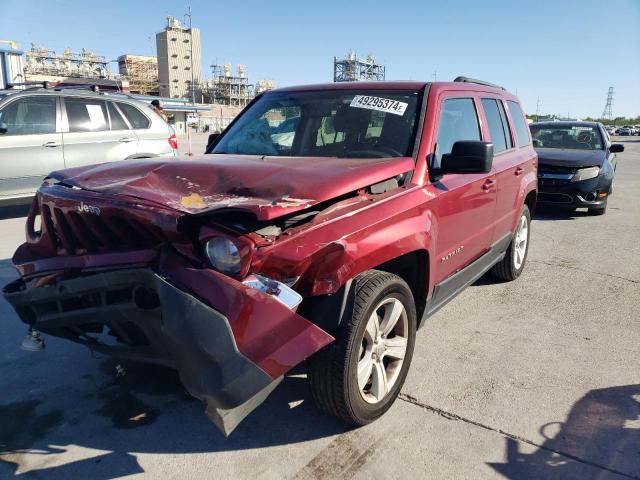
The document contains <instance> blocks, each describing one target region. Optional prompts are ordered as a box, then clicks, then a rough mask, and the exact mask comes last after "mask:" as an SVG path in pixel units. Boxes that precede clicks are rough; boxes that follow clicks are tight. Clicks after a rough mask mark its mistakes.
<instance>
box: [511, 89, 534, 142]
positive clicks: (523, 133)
mask: <svg viewBox="0 0 640 480" xmlns="http://www.w3.org/2000/svg"><path fill="white" fill-rule="evenodd" d="M507 104H508V105H509V111H510V112H511V118H512V119H513V125H514V127H515V130H516V138H517V139H518V147H524V146H526V145H529V144H530V143H531V140H530V139H529V128H528V127H527V122H525V120H524V114H523V113H522V109H521V108H520V105H518V103H517V102H514V101H513V100H507Z"/></svg>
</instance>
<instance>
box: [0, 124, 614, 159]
mask: <svg viewBox="0 0 640 480" xmlns="http://www.w3.org/2000/svg"><path fill="white" fill-rule="evenodd" d="M0 128H1V127H0ZM609 152H610V153H620V152H624V145H622V144H621V143H612V144H611V146H610V147H609Z"/></svg>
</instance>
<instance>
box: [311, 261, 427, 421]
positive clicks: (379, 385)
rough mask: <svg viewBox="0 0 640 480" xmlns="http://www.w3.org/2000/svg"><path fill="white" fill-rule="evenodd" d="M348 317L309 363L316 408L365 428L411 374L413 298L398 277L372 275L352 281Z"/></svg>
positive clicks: (385, 274)
mask: <svg viewBox="0 0 640 480" xmlns="http://www.w3.org/2000/svg"><path fill="white" fill-rule="evenodd" d="M353 288H355V292H354V293H355V299H354V305H353V313H352V315H351V318H349V319H346V320H345V323H344V324H342V325H340V326H339V329H338V331H337V332H336V333H335V336H336V340H335V342H333V343H332V344H330V345H328V346H327V347H326V348H324V349H323V350H321V351H320V352H318V353H317V354H316V355H315V356H313V357H312V358H311V359H310V360H309V382H310V385H311V392H312V395H313V398H314V400H315V402H316V403H317V405H318V406H319V407H320V408H322V409H323V410H325V411H327V412H328V413H330V414H331V415H333V416H335V417H338V418H339V419H341V420H343V421H344V422H346V423H349V424H352V425H365V424H367V423H370V422H372V421H373V420H375V419H376V418H378V417H380V416H381V415H382V414H384V413H385V412H386V411H387V410H388V409H389V408H390V407H391V405H392V404H393V402H394V401H395V399H396V398H397V396H398V393H399V392H400V389H401V388H402V385H403V383H404V380H405V378H406V376H407V372H408V370H409V365H410V363H411V358H412V355H413V347H414V343H415V334H416V309H415V303H414V300H413V295H412V293H411V290H410V289H409V287H408V286H407V284H406V283H405V282H404V280H402V279H401V278H400V277H398V276H396V275H393V274H390V273H386V272H380V271H376V270H370V271H369V272H366V273H364V274H362V275H360V276H358V277H357V278H356V279H355V281H354V287H353Z"/></svg>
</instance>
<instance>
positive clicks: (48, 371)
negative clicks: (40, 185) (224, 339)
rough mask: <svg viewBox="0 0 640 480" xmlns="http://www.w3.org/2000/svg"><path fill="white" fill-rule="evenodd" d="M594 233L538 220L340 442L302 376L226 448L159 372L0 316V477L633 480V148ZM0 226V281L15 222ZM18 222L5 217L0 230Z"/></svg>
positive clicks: (170, 376) (639, 413) (636, 262)
mask: <svg viewBox="0 0 640 480" xmlns="http://www.w3.org/2000/svg"><path fill="white" fill-rule="evenodd" d="M616 141H622V142H623V143H624V145H625V148H626V151H625V152H624V153H622V154H620V155H619V163H618V170H617V174H616V180H615V184H614V189H615V191H614V195H613V196H612V197H611V199H610V201H609V208H608V211H607V213H606V215H604V216H589V215H587V214H586V212H582V211H578V212H572V213H570V212H563V211H539V212H538V213H537V214H536V216H535V217H534V222H533V224H532V236H531V250H530V252H529V258H528V264H527V267H526V269H525V271H524V273H523V275H522V276H521V277H520V278H519V279H518V280H517V281H516V282H513V283H500V282H497V281H495V280H493V279H492V278H491V277H488V276H487V277H484V278H482V279H480V281H478V282H477V283H476V284H475V285H473V286H471V287H469V288H468V289H467V290H466V291H465V292H464V293H463V294H461V295H460V296H459V297H458V298H456V299H455V300H454V301H453V302H451V303H450V304H448V305H447V306H446V307H444V308H443V309H442V310H440V311H439V312H438V313H437V314H436V315H434V316H433V317H432V318H431V319H430V320H429V321H428V322H427V324H426V326H425V327H424V328H423V329H422V330H421V331H420V332H419V333H418V339H417V343H416V351H415V354H414V359H413V365H412V367H411V370H410V372H409V377H408V379H407V382H406V384H405V386H404V388H403V393H402V394H401V398H400V399H399V400H398V401H397V402H396V403H395V405H394V406H393V407H392V409H391V410H390V411H389V412H388V413H387V414H386V415H385V416H384V417H382V418H381V419H380V420H379V421H377V422H375V423H373V424H371V425H369V426H367V427H364V428H360V429H357V430H348V429H346V428H345V427H344V426H343V425H342V424H340V423H339V422H338V421H336V420H334V419H333V418H331V417H328V416H326V415H324V414H322V413H320V412H319V411H318V410H316V408H315V406H314V405H313V402H312V400H311V398H310V394H309V390H308V386H307V384H306V380H305V377H304V369H299V370H296V371H294V372H292V374H291V375H290V376H289V377H288V378H286V379H285V381H284V382H283V384H282V385H281V386H280V388H278V389H277V390H276V391H275V392H274V394H273V395H272V396H271V397H270V398H269V399H268V400H267V401H266V402H265V403H264V404H263V405H262V406H260V407H259V408H258V409H257V410H256V411H255V412H254V413H253V414H252V415H250V416H249V417H248V418H247V420H246V421H245V422H244V423H242V424H241V425H240V426H239V427H238V429H237V430H236V431H235V432H234V433H233V434H232V435H231V436H230V437H229V438H225V437H224V436H223V435H222V434H221V433H219V431H218V430H217V429H216V428H215V426H214V425H213V424H212V423H211V422H210V421H209V420H208V419H207V417H206V416H205V415H204V413H203V408H202V406H201V404H200V403H199V402H198V401H196V400H194V399H192V398H190V397H189V396H188V395H187V394H186V393H185V392H184V390H183V388H182V387H181V385H180V383H179V382H178V379H177V375H176V374H175V373H174V372H172V371H171V370H167V369H164V368H160V367H153V366H147V365H135V364H131V363H125V362H117V361H114V360H112V359H109V358H104V357H100V356H98V355H92V354H91V353H90V352H89V351H88V350H86V349H85V348H83V347H81V346H78V345H74V344H71V343H69V342H64V341H62V340H59V339H56V338H51V337H50V338H47V339H46V343H47V347H46V349H45V350H44V351H42V352H39V353H28V352H23V351H21V350H20V349H19V343H20V341H21V339H22V337H23V336H24V334H25V333H26V327H25V326H24V325H23V324H21V323H20V322H19V321H18V319H17V317H16V316H15V314H14V313H13V311H12V310H11V309H10V307H9V305H8V304H7V303H6V302H4V300H2V303H1V304H0V477H2V478H7V477H12V476H14V475H15V476H17V477H19V478H47V479H58V478H60V479H63V478H65V479H66V478H92V479H103V478H105V479H106V478H114V477H120V476H123V477H124V476H131V478H135V477H136V476H142V475H145V474H146V475H149V476H158V477H162V478H181V479H184V478H252V479H269V478H299V479H311V478H320V479H325V478H326V479H328V478H331V479H333V478H363V479H364V478H514V479H515V478H518V479H522V478H543V479H544V478H562V479H591V478H593V479H595V478H597V479H607V478H612V479H613V478H640V377H639V372H640V221H639V220H640V200H639V198H640V197H639V196H638V188H639V186H640V140H638V139H637V138H636V139H634V138H631V139H626V138H623V139H619V140H616ZM20 215H22V214H20V213H11V214H5V215H4V217H3V220H0V259H2V260H1V261H0V281H2V283H3V284H4V283H6V282H7V281H9V280H12V279H14V278H16V276H17V275H16V273H15V271H14V270H13V268H12V267H11V264H10V258H11V255H12V253H13V250H14V249H15V247H17V245H18V244H19V243H20V242H21V241H22V237H23V224H24V218H21V217H20ZM10 217H16V218H10Z"/></svg>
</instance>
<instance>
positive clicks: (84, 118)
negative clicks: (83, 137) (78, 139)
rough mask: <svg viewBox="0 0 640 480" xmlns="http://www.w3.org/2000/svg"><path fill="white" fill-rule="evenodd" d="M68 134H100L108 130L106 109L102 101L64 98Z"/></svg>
mask: <svg viewBox="0 0 640 480" xmlns="http://www.w3.org/2000/svg"><path fill="white" fill-rule="evenodd" d="M64 104H65V108H66V110H67V121H68V122H69V132H102V131H104V130H109V121H108V117H107V107H106V105H105V102H104V100H94V99H92V98H74V97H66V98H65V99H64Z"/></svg>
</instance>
